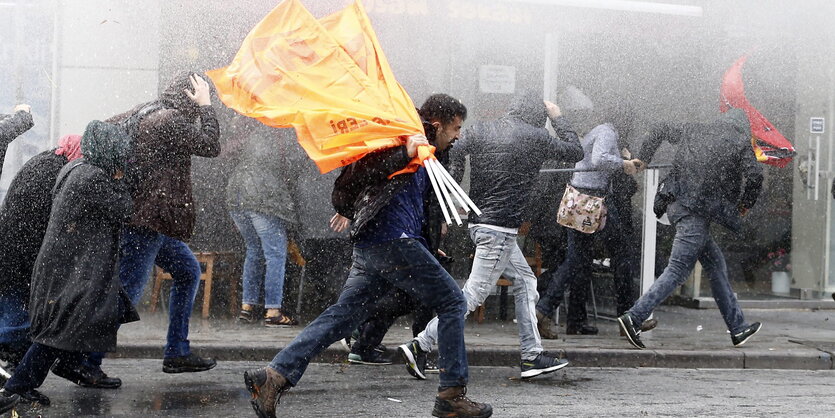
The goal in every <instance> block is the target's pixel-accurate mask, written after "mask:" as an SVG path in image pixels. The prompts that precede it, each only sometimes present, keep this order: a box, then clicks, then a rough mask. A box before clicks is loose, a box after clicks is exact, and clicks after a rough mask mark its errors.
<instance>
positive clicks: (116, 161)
mask: <svg viewBox="0 0 835 418" xmlns="http://www.w3.org/2000/svg"><path fill="white" fill-rule="evenodd" d="M129 153H130V138H128V136H127V134H126V133H125V131H124V130H123V129H122V128H120V127H119V126H116V125H113V124H110V123H106V122H102V121H98V120H94V121H92V122H90V123H89V124H87V128H86V129H85V130H84V136H83V137H82V138H81V154H83V155H84V158H85V160H87V162H89V163H90V164H92V165H94V166H96V167H99V168H101V169H102V170H104V171H105V172H107V173H110V174H114V173H116V172H117V171H124V170H125V162H126V161H127V158H128V154H129Z"/></svg>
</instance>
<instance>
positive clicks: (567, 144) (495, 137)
mask: <svg viewBox="0 0 835 418" xmlns="http://www.w3.org/2000/svg"><path fill="white" fill-rule="evenodd" d="M546 119H547V112H546V109H545V104H544V103H543V102H542V96H541V95H535V94H525V95H522V96H520V97H517V98H516V99H514V101H513V103H512V104H511V108H510V111H509V112H508V114H507V115H506V116H505V117H502V118H500V119H498V120H495V121H489V122H479V123H476V124H474V125H473V126H471V127H469V128H467V129H466V130H465V131H464V133H463V135H462V138H461V139H460V140H459V141H457V142H456V143H455V147H454V148H453V149H452V151H451V154H450V156H451V162H450V164H451V170H452V172H453V175H454V176H455V177H456V178H458V179H460V178H461V177H463V167H464V159H465V157H466V156H467V155H469V156H470V173H471V174H470V193H469V196H470V198H471V199H472V200H473V202H474V203H475V204H476V206H478V208H479V209H480V210H481V211H482V214H481V215H476V214H475V213H471V214H470V217H469V223H470V224H471V225H472V224H477V223H482V224H489V225H495V226H501V227H506V228H518V227H519V226H520V225H522V220H523V219H522V218H523V210H524V209H525V207H526V206H527V204H528V199H529V197H530V195H531V192H532V191H533V189H534V184H535V182H536V180H537V176H538V175H539V169H540V167H541V166H542V163H544V162H545V161H547V160H562V161H566V162H571V163H574V162H577V161H580V160H582V159H583V148H582V147H581V146H580V141H579V139H578V137H577V134H576V133H575V132H574V131H573V130H572V128H571V124H570V123H569V122H568V120H567V119H565V118H563V117H558V118H556V119H552V120H551V124H552V125H553V127H554V130H555V131H556V133H557V136H558V137H559V138H561V139H562V140H559V139H557V138H554V137H552V136H551V135H550V134H549V133H548V131H547V130H546V129H545V127H544V126H545V121H546Z"/></svg>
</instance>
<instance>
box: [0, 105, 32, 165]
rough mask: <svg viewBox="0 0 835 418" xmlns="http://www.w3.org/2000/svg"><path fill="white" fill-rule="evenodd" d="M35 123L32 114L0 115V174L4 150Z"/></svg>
mask: <svg viewBox="0 0 835 418" xmlns="http://www.w3.org/2000/svg"><path fill="white" fill-rule="evenodd" d="M32 126H35V123H34V122H33V121H32V114H31V113H29V112H24V111H22V110H20V111H18V112H17V113H15V114H14V115H0V174H2V172H3V161H4V160H5V159H6V149H8V148H9V144H10V143H11V142H12V141H14V139H15V138H17V137H19V136H20V135H21V134H23V133H24V132H26V131H28V130H29V129H32Z"/></svg>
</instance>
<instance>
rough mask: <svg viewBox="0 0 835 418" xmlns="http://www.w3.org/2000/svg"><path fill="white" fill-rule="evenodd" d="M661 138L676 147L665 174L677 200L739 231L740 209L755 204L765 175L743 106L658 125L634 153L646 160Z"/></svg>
mask: <svg viewBox="0 0 835 418" xmlns="http://www.w3.org/2000/svg"><path fill="white" fill-rule="evenodd" d="M663 141H667V142H670V143H671V144H673V145H675V147H676V153H675V157H674V159H673V169H672V171H671V173H670V176H669V177H668V178H667V179H665V183H666V182H669V184H667V185H665V187H668V190H669V191H670V193H671V194H672V195H673V197H674V199H675V201H677V202H678V203H679V204H681V205H682V206H685V207H687V208H688V209H689V210H690V211H691V212H693V213H695V214H697V215H700V216H704V217H705V218H707V219H710V220H711V221H714V222H717V223H719V224H720V225H722V226H724V227H726V228H728V229H730V230H731V231H734V232H738V231H739V229H740V227H741V221H740V216H739V209H740V208H745V209H750V208H751V207H753V206H754V203H756V201H757V197H759V195H760V190H761V189H762V181H763V175H762V167H761V166H760V164H759V163H758V162H757V158H756V156H755V155H754V150H753V149H752V147H751V127H750V124H749V123H748V118H747V117H746V116H745V112H743V111H742V110H740V109H731V110H729V111H728V112H726V113H724V114H722V115H721V116H720V117H719V118H718V119H717V120H715V121H714V122H711V123H685V124H669V123H665V124H660V125H657V126H655V127H654V128H652V129H651V130H650V131H649V132H647V133H646V134H645V135H644V138H643V145H642V147H641V152H640V155H639V157H638V158H639V159H640V160H641V161H643V162H645V163H647V164H649V162H650V161H651V160H652V157H653V155H655V151H656V150H657V149H658V147H659V146H660V145H661V143H662V142H663ZM743 181H744V185H743Z"/></svg>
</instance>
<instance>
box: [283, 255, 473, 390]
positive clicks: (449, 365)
mask: <svg viewBox="0 0 835 418" xmlns="http://www.w3.org/2000/svg"><path fill="white" fill-rule="evenodd" d="M392 287H396V288H398V289H402V290H404V291H406V292H407V293H408V294H409V295H411V296H412V297H414V298H416V299H418V300H420V301H421V302H423V303H424V304H426V305H427V306H430V307H432V308H433V309H435V310H436V311H437V312H438V317H439V321H440V322H439V325H438V332H439V335H440V336H439V346H438V350H439V353H440V356H439V359H438V365H439V367H440V370H441V375H440V386H441V387H442V388H446V387H452V386H465V385H466V384H467V378H468V370H467V351H466V348H465V346H464V313H465V309H466V304H465V301H464V296H463V294H462V293H461V289H460V288H459V287H458V284H457V283H455V280H453V279H452V277H451V276H450V275H449V274H448V273H447V272H446V270H444V269H443V268H442V267H441V265H440V264H438V262H437V261H436V260H435V258H434V257H433V256H432V255H431V254H430V253H429V251H428V250H427V249H426V247H424V246H423V244H421V243H420V242H419V241H417V240H415V239H399V240H394V241H388V242H384V243H381V244H377V245H373V246H371V247H367V248H357V247H354V254H353V264H352V266H351V272H350V273H349V274H348V280H347V281H346V282H345V286H344V287H343V288H342V293H341V294H340V295H339V300H337V301H336V303H335V304H333V305H331V306H330V307H329V308H328V309H326V310H325V311H324V312H323V313H322V314H321V315H319V317H318V318H316V319H315V320H314V321H313V322H311V323H310V324H309V325H308V326H307V327H305V329H304V330H302V332H301V333H299V335H297V336H296V338H295V339H293V341H292V342H290V344H289V345H287V347H285V348H284V349H283V350H281V351H279V352H278V354H276V356H275V358H274V359H273V360H272V362H271V363H270V367H272V368H273V369H275V370H277V371H278V372H279V373H281V374H282V375H283V376H284V377H285V378H286V379H287V380H288V382H290V384H292V385H294V386H295V385H296V384H297V383H298V381H299V380H300V379H301V377H302V375H303V374H304V371H305V369H307V365H308V364H309V363H310V360H311V359H312V358H313V357H315V356H316V355H317V354H319V353H320V352H322V350H324V349H325V348H327V347H328V346H330V345H331V344H332V343H333V342H335V341H338V340H340V339H342V338H345V337H347V336H348V335H350V334H351V332H352V331H353V330H354V329H355V328H356V327H357V326H358V325H359V324H360V322H362V321H363V320H364V319H365V318H366V317H367V316H368V313H369V311H370V310H371V309H372V308H373V306H374V304H375V302H377V300H379V299H380V298H381V297H382V296H383V295H384V294H385V293H386V292H388V291H389V290H390V289H391V288H392Z"/></svg>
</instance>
